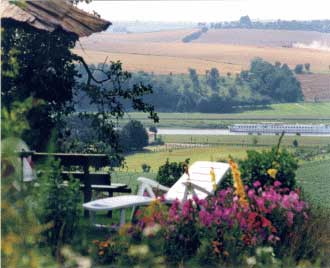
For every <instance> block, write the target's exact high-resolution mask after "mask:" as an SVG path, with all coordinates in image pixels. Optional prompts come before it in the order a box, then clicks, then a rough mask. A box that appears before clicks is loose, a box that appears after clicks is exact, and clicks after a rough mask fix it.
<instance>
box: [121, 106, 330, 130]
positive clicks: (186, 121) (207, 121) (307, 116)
mask: <svg viewBox="0 0 330 268" xmlns="http://www.w3.org/2000/svg"><path fill="white" fill-rule="evenodd" d="M158 115H159V117H160V121H159V123H158V124H156V127H163V128H164V127H166V128H223V127H227V126H228V125H231V124H235V123H248V122H251V123H258V122H265V121H266V122H268V121H276V122H288V123H292V124H295V123H309V124H320V123H324V124H330V102H322V103H287V104H273V105H270V106H267V107H266V108H265V107H264V108H260V109H259V110H253V111H252V110H251V111H244V112H238V113H231V114H207V113H158ZM129 119H136V120H140V121H141V122H142V123H143V124H144V125H145V126H146V127H149V126H151V125H153V123H152V121H151V120H149V119H148V118H147V115H146V114H143V113H129V118H128V117H126V119H125V120H123V123H126V122H127V121H128V120H129Z"/></svg>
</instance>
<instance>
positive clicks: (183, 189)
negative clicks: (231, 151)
mask: <svg viewBox="0 0 330 268" xmlns="http://www.w3.org/2000/svg"><path fill="white" fill-rule="evenodd" d="M212 168H213V170H214V173H215V183H216V185H219V183H220V182H221V180H222V178H223V177H224V175H225V174H226V172H227V171H228V170H229V165H228V164H227V163H221V162H209V161H197V162H195V163H194V164H193V165H191V166H190V167H189V171H188V174H189V175H188V174H186V173H184V174H183V175H182V176H181V178H180V179H179V180H178V181H177V182H176V183H175V184H174V185H173V186H172V187H171V188H168V187H166V186H163V185H161V184H159V183H158V182H156V181H154V180H151V179H148V178H144V177H139V178H138V179H137V180H138V182H139V183H140V187H139V190H138V193H137V195H121V196H115V197H109V198H103V199H98V200H94V201H91V202H88V203H85V204H83V207H84V208H85V209H87V210H89V211H91V212H96V211H110V210H115V209H120V225H123V224H124V223H125V209H126V208H133V211H134V210H135V208H136V207H139V206H145V205H149V204H150V203H151V202H152V201H154V200H155V199H156V198H157V196H156V194H155V192H154V189H156V190H161V191H163V192H165V194H164V199H165V202H166V203H172V202H174V201H175V200H179V201H181V202H182V201H184V200H187V199H191V198H192V197H193V196H196V197H198V199H205V198H206V197H208V196H210V195H213V194H214V189H213V188H214V185H213V182H212V180H211V169H212ZM145 193H147V194H148V196H144V194H145ZM133 213H134V212H133ZM92 214H93V213H92Z"/></svg>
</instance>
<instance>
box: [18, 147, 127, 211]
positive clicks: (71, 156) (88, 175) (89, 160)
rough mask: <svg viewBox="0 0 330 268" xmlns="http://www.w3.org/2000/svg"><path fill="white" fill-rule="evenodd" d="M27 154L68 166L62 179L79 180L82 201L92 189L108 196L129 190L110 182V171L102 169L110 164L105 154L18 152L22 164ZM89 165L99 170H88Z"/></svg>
mask: <svg viewBox="0 0 330 268" xmlns="http://www.w3.org/2000/svg"><path fill="white" fill-rule="evenodd" d="M28 156H31V157H32V161H33V162H36V163H38V162H41V161H45V160H46V159H47V158H49V157H53V158H54V159H56V160H60V163H61V165H62V166H63V167H64V168H69V170H66V171H63V172H62V176H63V179H64V180H66V179H69V177H70V176H73V177H74V178H76V179H79V180H80V182H81V189H82V190H83V192H84V203H86V202H89V201H91V200H92V191H93V190H95V191H106V192H108V194H109V196H110V197H111V196H113V193H114V192H121V193H130V192H131V189H130V188H128V186H127V185H126V184H121V183H116V184H111V176H110V173H109V172H103V171H102V169H103V168H104V167H106V166H109V165H110V161H109V157H108V156H107V155H106V154H77V153H41V152H33V151H30V152H20V157H21V160H22V161H21V162H22V165H23V158H24V157H28ZM73 167H78V170H75V171H72V169H73ZM91 167H93V168H94V169H95V170H99V171H97V172H90V168H91ZM76 169H77V168H76ZM22 170H23V168H22ZM22 177H23V176H22ZM84 215H85V216H86V217H88V216H89V212H88V211H87V210H85V211H84Z"/></svg>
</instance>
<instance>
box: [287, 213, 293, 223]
mask: <svg viewBox="0 0 330 268" xmlns="http://www.w3.org/2000/svg"><path fill="white" fill-rule="evenodd" d="M287 217H288V225H289V226H291V225H292V224H293V217H294V214H293V212H292V211H288V213H287Z"/></svg>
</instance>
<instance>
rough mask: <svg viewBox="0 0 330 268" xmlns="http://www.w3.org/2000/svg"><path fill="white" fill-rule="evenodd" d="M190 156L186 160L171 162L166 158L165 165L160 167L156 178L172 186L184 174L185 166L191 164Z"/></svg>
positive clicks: (161, 182)
mask: <svg viewBox="0 0 330 268" xmlns="http://www.w3.org/2000/svg"><path fill="white" fill-rule="evenodd" d="M189 160H190V159H189V158H187V159H186V160H185V161H184V162H171V163H170V162H169V160H168V159H166V162H165V164H164V165H162V166H160V167H159V169H158V173H157V177H156V180H157V181H158V182H159V183H160V184H163V185H165V186H168V187H171V186H172V185H173V184H174V183H175V182H176V181H177V180H178V179H179V178H180V177H181V176H182V174H183V172H184V166H185V165H188V164H189Z"/></svg>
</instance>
